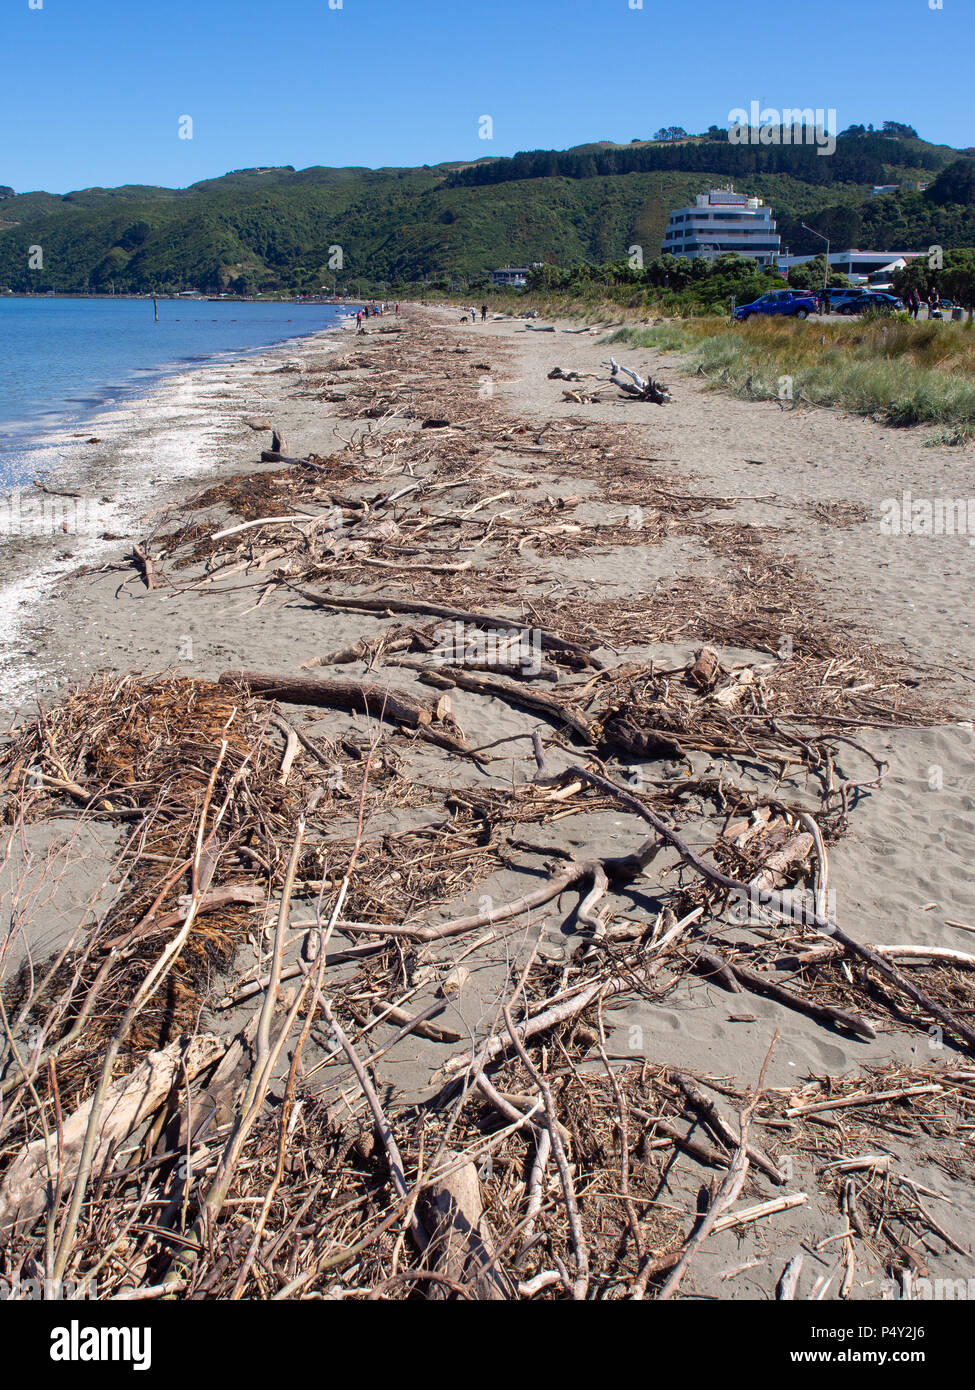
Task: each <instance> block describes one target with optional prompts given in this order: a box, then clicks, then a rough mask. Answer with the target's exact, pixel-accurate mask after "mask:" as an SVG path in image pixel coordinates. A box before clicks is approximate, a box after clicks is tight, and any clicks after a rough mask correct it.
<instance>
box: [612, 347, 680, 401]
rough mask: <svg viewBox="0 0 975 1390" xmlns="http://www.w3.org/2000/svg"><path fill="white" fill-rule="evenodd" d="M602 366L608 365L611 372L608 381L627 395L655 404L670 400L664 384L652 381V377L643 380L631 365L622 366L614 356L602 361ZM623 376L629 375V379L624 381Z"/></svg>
mask: <svg viewBox="0 0 975 1390" xmlns="http://www.w3.org/2000/svg"><path fill="white" fill-rule="evenodd" d="M603 366H604V367H609V369H610V371H611V372H612V376H611V377H610V381H612V383H613V385H614V386H618V387H619V389H620V390H621V391H622V392H623V393H624V394H625V395H627V396H634V397H635V398H636V399H637V400H641V401H653V402H654V404H655V405H666V404H667V403H668V401H669V400H670V392H669V391H668V390H667V388H666V386H663V385H661V383H660V382H657V381H654V379H653V377H648V379H647V380H646V381H644V379H643V377H642V376H640V375H639V374H638V373H637V372H635V371H634V370H633V368H632V367H624V366H623V365H622V364H621V363H619V362H617V360H616V358H615V357H611V358H610V359H609V361H608V362H604V363H603ZM624 377H629V378H630V380H629V381H624V379H623V378H624Z"/></svg>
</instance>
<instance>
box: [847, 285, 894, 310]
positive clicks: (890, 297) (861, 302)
mask: <svg viewBox="0 0 975 1390" xmlns="http://www.w3.org/2000/svg"><path fill="white" fill-rule="evenodd" d="M903 307H904V301H903V300H902V299H898V298H897V296H896V295H895V294H881V293H880V291H879V290H868V291H866V292H865V293H863V294H858V295H856V296H854V298H853V299H847V300H844V302H843V303H842V304H841V305H840V306H839V307H838V309H837V311H836V312H837V313H838V314H865V313H867V312H868V311H869V310H871V309H872V310H873V311H874V312H875V313H876V312H878V311H879V312H881V313H890V314H892V313H894V312H895V311H896V310H898V309H903Z"/></svg>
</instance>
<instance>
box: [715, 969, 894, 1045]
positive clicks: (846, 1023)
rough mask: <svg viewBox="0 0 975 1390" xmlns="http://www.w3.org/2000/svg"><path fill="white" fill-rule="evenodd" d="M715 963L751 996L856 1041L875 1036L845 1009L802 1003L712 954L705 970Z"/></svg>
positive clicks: (771, 982)
mask: <svg viewBox="0 0 975 1390" xmlns="http://www.w3.org/2000/svg"><path fill="white" fill-rule="evenodd" d="M715 960H717V961H719V962H720V963H721V965H722V966H723V967H724V969H725V970H727V971H728V972H729V973H730V974H732V975H733V976H734V977H735V979H736V980H737V981H738V982H739V983H740V984H742V985H744V986H745V988H746V989H747V990H749V991H750V992H751V993H752V994H764V995H766V996H767V997H768V998H769V999H774V1000H775V1001H776V1003H778V1004H784V1005H785V1006H786V1008H788V1009H795V1010H796V1012H797V1013H801V1014H808V1015H809V1017H810V1018H814V1019H816V1020H817V1021H818V1022H819V1023H825V1024H826V1025H827V1026H831V1027H834V1028H845V1029H846V1030H847V1031H848V1032H850V1033H855V1034H856V1035H857V1037H858V1038H864V1039H866V1041H868V1042H872V1041H873V1040H874V1038H876V1036H877V1033H876V1029H875V1028H874V1027H873V1026H872V1025H871V1024H870V1023H868V1022H867V1020H866V1019H865V1018H861V1017H860V1015H859V1014H854V1013H850V1012H849V1011H848V1010H846V1009H837V1008H834V1006H833V1005H832V1004H817V1003H815V1002H814V1001H813V1000H812V999H804V998H803V997H802V995H799V994H793V993H792V991H791V990H789V989H786V988H785V987H784V986H783V985H779V984H776V983H775V981H774V980H770V979H769V977H768V976H767V975H760V974H758V972H757V971H755V970H747V969H746V968H745V967H744V966H743V965H739V964H738V963H737V962H736V961H729V960H725V959H723V957H721V956H718V955H716V954H715V953H714V952H713V951H709V952H708V953H707V956H706V958H705V964H706V965H707V966H708V968H709V969H710V967H711V962H712V961H715Z"/></svg>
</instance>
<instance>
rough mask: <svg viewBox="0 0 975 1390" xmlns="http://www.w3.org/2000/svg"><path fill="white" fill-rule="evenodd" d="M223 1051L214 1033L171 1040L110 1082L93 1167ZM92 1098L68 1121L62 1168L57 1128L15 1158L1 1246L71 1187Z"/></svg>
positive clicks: (2, 1190)
mask: <svg viewBox="0 0 975 1390" xmlns="http://www.w3.org/2000/svg"><path fill="white" fill-rule="evenodd" d="M223 1050H224V1044H223V1043H222V1042H221V1041H220V1039H219V1038H216V1037H214V1036H213V1035H212V1034H210V1033H204V1034H201V1035H199V1036H198V1037H195V1038H192V1039H191V1040H190V1042H189V1043H188V1044H187V1045H185V1046H184V1045H183V1044H182V1043H171V1044H170V1045H169V1047H167V1048H164V1049H163V1051H162V1052H151V1053H150V1054H149V1056H148V1057H147V1058H146V1059H145V1061H144V1062H142V1063H141V1064H140V1065H139V1066H138V1067H136V1069H135V1071H133V1072H130V1073H129V1075H128V1076H123V1077H120V1078H119V1080H118V1081H115V1082H113V1084H112V1085H111V1086H110V1087H109V1089H108V1092H107V1094H106V1096H105V1100H104V1104H103V1106H102V1114H101V1121H100V1124H99V1128H98V1136H97V1139H96V1146H95V1153H94V1160H93V1164H92V1167H93V1169H94V1170H96V1171H97V1170H98V1169H99V1168H100V1167H101V1166H102V1165H103V1164H104V1163H105V1162H106V1160H108V1159H109V1157H110V1156H111V1154H112V1152H113V1150H114V1149H115V1148H117V1147H118V1145H119V1144H121V1143H122V1141H123V1140H124V1139H125V1138H126V1137H127V1136H128V1135H130V1134H131V1133H132V1132H133V1131H134V1130H136V1129H138V1128H139V1126H140V1125H141V1124H143V1123H144V1122H145V1121H146V1120H147V1119H148V1118H149V1116H150V1115H152V1114H153V1112H154V1111H156V1110H157V1109H158V1108H159V1106H160V1105H161V1104H162V1103H163V1101H164V1100H165V1099H166V1097H167V1096H168V1095H169V1094H170V1092H171V1091H172V1090H173V1088H174V1087H178V1086H180V1085H181V1084H182V1082H183V1081H184V1080H192V1079H193V1077H194V1076H196V1075H197V1074H198V1073H199V1072H201V1071H203V1070H204V1069H205V1068H207V1067H209V1066H210V1065H211V1064H212V1063H213V1062H214V1061H215V1060H216V1058H217V1057H219V1056H220V1055H221V1053H222V1052H223ZM92 1101H93V1097H91V1096H90V1097H89V1098H88V1100H86V1101H85V1102H84V1104H83V1105H81V1106H79V1108H78V1109H77V1110H76V1111H75V1112H74V1114H73V1115H70V1116H69V1117H68V1119H66V1120H65V1122H64V1125H63V1128H62V1132H61V1136H60V1140H61V1142H60V1170H59V1166H58V1157H59V1153H58V1149H59V1145H58V1135H57V1132H56V1130H52V1132H51V1133H50V1134H49V1135H48V1136H47V1138H46V1139H35V1140H34V1142H33V1143H31V1144H28V1146H27V1148H26V1149H24V1150H23V1152H22V1153H21V1154H20V1155H19V1157H18V1158H16V1159H15V1160H14V1162H13V1163H12V1164H11V1166H10V1168H9V1169H8V1170H7V1172H6V1175H5V1176H4V1179H3V1183H2V1184H0V1245H2V1244H4V1243H5V1242H6V1241H7V1240H9V1239H10V1238H11V1237H12V1236H13V1235H14V1234H16V1233H17V1232H19V1231H24V1230H27V1229H29V1228H30V1226H31V1225H32V1224H33V1223H34V1221H36V1220H37V1218H38V1217H39V1216H40V1215H41V1213H42V1212H43V1211H44V1208H45V1207H46V1206H47V1203H48V1200H49V1196H50V1194H51V1192H52V1190H53V1188H54V1186H55V1185H57V1184H58V1182H59V1180H60V1187H61V1191H62V1193H63V1192H64V1191H65V1190H66V1189H67V1188H69V1187H70V1186H71V1184H72V1182H73V1181H74V1178H75V1174H76V1173H77V1171H78V1164H79V1161H80V1159H81V1153H82V1148H83V1146H84V1142H85V1134H86V1132H87V1129H88V1120H89V1116H90V1114H91V1107H92Z"/></svg>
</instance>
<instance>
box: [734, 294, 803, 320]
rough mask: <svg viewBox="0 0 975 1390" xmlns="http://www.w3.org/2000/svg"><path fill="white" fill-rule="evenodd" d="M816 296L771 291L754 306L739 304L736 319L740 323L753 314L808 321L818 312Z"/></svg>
mask: <svg viewBox="0 0 975 1390" xmlns="http://www.w3.org/2000/svg"><path fill="white" fill-rule="evenodd" d="M816 308H817V305H816V296H815V295H814V294H810V293H809V292H808V291H807V290H770V291H769V292H768V294H763V295H761V296H760V297H759V298H758V299H756V300H755V301H754V302H753V303H752V304H739V305H738V307H737V308H736V309H735V318H736V319H738V320H739V322H744V320H745V319H749V318H751V316H752V314H785V315H788V316H789V317H791V318H797V319H807V318H808V317H809V315H810V314H814V313H815V312H816Z"/></svg>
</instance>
